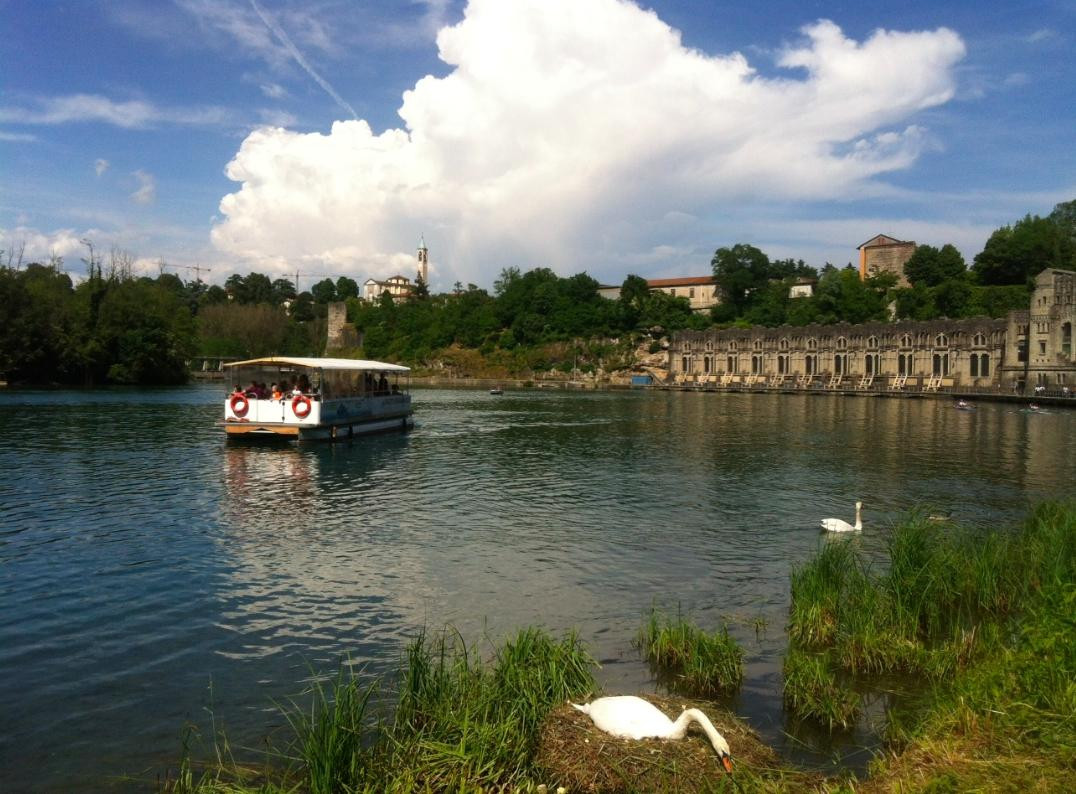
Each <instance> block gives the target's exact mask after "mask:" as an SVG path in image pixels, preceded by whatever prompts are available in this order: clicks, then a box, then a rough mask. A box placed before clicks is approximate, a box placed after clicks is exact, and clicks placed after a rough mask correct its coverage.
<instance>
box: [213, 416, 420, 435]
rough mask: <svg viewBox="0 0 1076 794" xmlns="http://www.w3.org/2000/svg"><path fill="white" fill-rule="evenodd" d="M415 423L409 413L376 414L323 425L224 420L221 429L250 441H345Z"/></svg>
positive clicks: (403, 429) (404, 428)
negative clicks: (368, 417)
mask: <svg viewBox="0 0 1076 794" xmlns="http://www.w3.org/2000/svg"><path fill="white" fill-rule="evenodd" d="M414 426H415V420H414V419H413V418H412V417H411V416H410V415H406V416H391V417H379V418H377V419H366V420H363V421H355V422H340V423H335V424H324V425H305V426H304V425H294V424H283V423H281V424H276V423H273V422H257V423H256V422H225V424H224V432H225V433H226V434H227V436H228V438H233V439H245V440H250V441H253V440H255V439H260V440H272V439H278V440H281V441H347V440H348V439H351V438H356V437H358V436H365V435H371V434H373V433H389V432H394V431H407V430H411V429H412V428H413V427H414Z"/></svg>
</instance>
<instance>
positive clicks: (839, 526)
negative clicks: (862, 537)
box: [822, 502, 863, 532]
mask: <svg viewBox="0 0 1076 794" xmlns="http://www.w3.org/2000/svg"><path fill="white" fill-rule="evenodd" d="M861 507H863V503H862V502H856V525H855V526H852V525H851V524H849V523H848V522H847V521H841V519H839V518H823V519H822V529H824V530H826V531H827V532H859V530H861V529H863V519H862V517H861V516H860V514H859V511H860V508H861Z"/></svg>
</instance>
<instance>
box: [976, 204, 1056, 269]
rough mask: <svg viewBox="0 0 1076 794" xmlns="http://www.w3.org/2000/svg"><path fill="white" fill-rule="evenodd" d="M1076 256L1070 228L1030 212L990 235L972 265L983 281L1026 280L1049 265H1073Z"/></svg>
mask: <svg viewBox="0 0 1076 794" xmlns="http://www.w3.org/2000/svg"><path fill="white" fill-rule="evenodd" d="M1059 215H1061V216H1063V215H1064V212H1062V213H1059ZM1073 256H1074V243H1073V240H1072V237H1071V235H1070V232H1069V230H1067V229H1065V228H1064V227H1063V226H1062V225H1059V224H1058V223H1056V222H1055V221H1053V220H1051V219H1050V218H1040V217H1039V216H1037V215H1034V216H1032V215H1027V216H1025V217H1024V219H1023V220H1020V221H1017V222H1016V223H1015V224H1014V225H1013V226H1003V227H1002V228H1000V229H998V230H997V231H995V232H994V233H993V234H992V235H990V239H989V240H987V241H986V246H985V247H984V248H983V250H982V252H981V253H979V254H978V256H976V257H975V263H974V264H973V265H972V268H971V269H972V271H973V272H974V273H975V275H976V277H977V278H978V281H979V283H980V284H988V285H989V284H1025V283H1028V282H1029V281H1030V280H1031V279H1032V278H1034V277H1035V276H1036V275H1038V274H1039V273H1040V272H1041V271H1042V270H1044V269H1045V268H1048V267H1058V268H1063V269H1070V268H1072V267H1073V264H1074V260H1073Z"/></svg>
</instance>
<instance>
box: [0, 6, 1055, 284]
mask: <svg viewBox="0 0 1076 794" xmlns="http://www.w3.org/2000/svg"><path fill="white" fill-rule="evenodd" d="M0 32H2V34H3V36H2V41H3V44H2V45H0V249H2V250H3V251H4V254H3V255H2V258H3V260H4V262H5V263H6V262H12V261H13V260H12V257H13V255H17V254H21V260H22V262H23V263H26V262H30V261H46V262H47V261H49V258H50V257H52V256H58V257H62V258H63V262H64V267H65V268H66V270H67V271H68V272H69V273H70V274H71V275H72V277H74V278H76V279H78V278H80V277H82V276H83V274H84V273H85V262H84V260H85V259H86V257H87V256H88V250H89V245H88V244H92V245H93V246H94V250H95V251H96V252H97V253H98V254H100V253H102V252H104V254H105V256H106V257H108V256H110V255H111V252H118V253H120V254H124V255H126V256H128V257H129V258H131V259H133V261H134V262H135V270H136V271H137V272H140V273H145V274H147V275H155V274H156V273H158V272H160V270H161V267H162V266H163V267H165V269H166V270H168V271H169V272H175V273H177V274H178V275H180V276H181V277H182V278H184V280H191V279H193V278H195V277H200V278H202V279H203V280H205V281H208V282H212V283H222V282H223V281H224V280H225V279H226V278H227V277H228V276H229V275H231V274H233V273H240V274H246V273H248V272H251V271H257V272H261V273H265V274H267V275H269V276H271V277H273V278H278V277H288V278H292V279H295V278H296V275H297V274H298V278H299V282H300V289H306V288H308V287H309V286H310V284H311V283H312V280H313V281H318V280H321V279H322V278H325V277H331V278H334V279H335V278H337V277H339V276H349V277H351V278H354V279H355V280H357V281H359V282H360V283H361V282H362V281H365V280H366V279H367V278H376V279H383V278H386V277H388V276H390V275H394V274H397V273H400V274H403V275H406V276H409V277H411V278H413V277H414V276H415V252H416V249H417V247H418V245H419V244H420V241H425V244H426V245H427V246H428V248H429V258H430V286H431V288H432V289H433V290H434V291H446V290H449V289H452V287H453V285H454V284H455V283H456V282H459V283H462V284H468V283H473V284H476V285H478V286H480V287H483V288H486V289H490V288H491V287H492V285H493V282H494V280H496V279H497V277H498V275H499V274H500V272H501V271H502V270H503V269H504V268H507V267H518V268H519V269H520V270H522V271H524V272H525V271H527V270H530V269H532V268H536V267H549V268H552V269H553V270H554V271H556V272H557V273H559V274H560V275H564V276H568V275H573V274H575V273H580V272H587V273H589V274H590V275H591V276H593V277H594V278H596V279H597V280H599V281H600V282H602V283H606V284H619V283H621V282H622V281H623V279H624V277H625V276H627V275H628V274H635V275H640V276H643V277H646V278H668V277H675V276H691V275H705V274H707V273H709V272H710V270H711V266H710V260H711V258H712V256H713V254H714V251H715V250H716V249H718V248H720V247H722V246H731V245H735V244H736V243H749V244H752V245H755V246H757V247H759V248H761V249H762V250H763V251H765V252H766V253H767V254H768V255H769V256H770V257H771V258H782V259H783V258H786V257H792V258H796V259H803V260H805V261H806V262H807V263H808V264H811V265H813V266H815V267H821V266H822V265H823V264H825V263H826V262H830V263H833V264H837V265H843V264H845V263H847V262H849V261H856V260H857V252H856V247H857V246H858V245H860V244H861V243H863V242H864V241H866V240H869V239H870V238H872V237H874V236H875V235H876V234H887V235H890V236H893V237H896V238H898V239H902V240H915V241H916V242H918V243H921V244H930V245H935V246H941V245H943V244H945V243H952V244H954V245H956V247H957V248H958V249H960V251H961V252H962V253H963V254H964V256H965V258H966V259H967V260H968V262H969V264H970V263H971V260H972V259H973V257H974V256H975V255H976V254H977V253H979V251H981V250H982V248H983V245H984V244H985V242H986V240H987V238H988V237H989V236H990V234H991V233H992V232H993V231H994V230H995V229H997V228H999V227H1001V226H1004V225H1006V224H1011V223H1013V222H1015V221H1017V220H1019V219H1020V218H1022V217H1024V216H1025V215H1026V214H1028V213H1031V214H1036V215H1046V214H1048V213H1049V212H1050V211H1051V209H1052V208H1053V206H1054V205H1055V204H1057V203H1059V202H1062V201H1069V200H1072V199H1074V198H1076V57H1074V56H1073V53H1074V52H1076V46H1074V45H1076V0H1043V1H1041V2H1030V1H1026V0H1006V2H1000V1H998V0H995V1H994V2H990V0H987V1H986V2H980V3H971V2H965V1H963V0H962V1H961V2H951V1H947V0H929V1H925V0H906V1H905V2H902V3H894V2H892V1H891V0H885V2H875V0H857V1H856V2H810V0H755V2H752V3H731V2H717V0H712V1H711V0H650V2H638V3H636V2H630V1H629V0H469V1H465V0H377V1H376V2H374V1H373V0H369V1H368V0H111V1H109V2H105V1H104V0H102V1H101V2H94V1H93V0H0ZM14 261H15V262H17V261H19V257H18V256H15V258H14Z"/></svg>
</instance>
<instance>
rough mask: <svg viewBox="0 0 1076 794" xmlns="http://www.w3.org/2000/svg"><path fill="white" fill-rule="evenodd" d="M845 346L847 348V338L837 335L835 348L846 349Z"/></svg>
mask: <svg viewBox="0 0 1076 794" xmlns="http://www.w3.org/2000/svg"><path fill="white" fill-rule="evenodd" d="M847 348H848V340H847V339H845V338H844V337H843V336H839V337H837V349H838V350H846V349H847Z"/></svg>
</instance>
